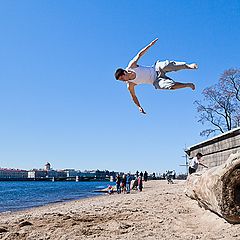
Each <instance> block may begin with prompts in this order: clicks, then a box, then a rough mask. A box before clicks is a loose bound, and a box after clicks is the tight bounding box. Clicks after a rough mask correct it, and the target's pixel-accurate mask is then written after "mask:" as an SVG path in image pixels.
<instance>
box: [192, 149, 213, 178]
mask: <svg viewBox="0 0 240 240" xmlns="http://www.w3.org/2000/svg"><path fill="white" fill-rule="evenodd" d="M202 157H203V155H202V153H200V152H199V153H197V155H196V157H194V158H192V159H190V161H189V168H188V171H189V174H192V173H195V172H196V171H197V169H198V165H201V166H203V167H206V168H208V167H207V166H206V165H204V164H203V163H201V162H200V160H201V158H202Z"/></svg>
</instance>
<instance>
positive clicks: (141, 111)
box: [138, 107, 146, 114]
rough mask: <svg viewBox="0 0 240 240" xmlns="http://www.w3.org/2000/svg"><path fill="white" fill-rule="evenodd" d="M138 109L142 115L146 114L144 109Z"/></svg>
mask: <svg viewBox="0 0 240 240" xmlns="http://www.w3.org/2000/svg"><path fill="white" fill-rule="evenodd" d="M138 109H139V112H140V113H143V114H146V113H145V111H144V110H143V108H142V107H138Z"/></svg>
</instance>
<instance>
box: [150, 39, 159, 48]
mask: <svg viewBox="0 0 240 240" xmlns="http://www.w3.org/2000/svg"><path fill="white" fill-rule="evenodd" d="M157 40H158V38H156V39H154V40H153V41H152V42H151V43H150V46H152V45H154V44H155V42H156V41H157Z"/></svg>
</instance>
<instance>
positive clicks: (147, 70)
mask: <svg viewBox="0 0 240 240" xmlns="http://www.w3.org/2000/svg"><path fill="white" fill-rule="evenodd" d="M126 70H130V71H133V72H135V73H136V78H135V79H133V80H128V82H132V83H135V84H137V85H138V84H153V82H154V81H155V80H156V77H157V73H156V71H155V68H154V67H147V66H138V67H136V68H129V67H128V68H126Z"/></svg>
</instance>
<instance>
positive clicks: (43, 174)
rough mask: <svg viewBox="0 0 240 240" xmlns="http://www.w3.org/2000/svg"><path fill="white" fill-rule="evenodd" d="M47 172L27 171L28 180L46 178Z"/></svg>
mask: <svg viewBox="0 0 240 240" xmlns="http://www.w3.org/2000/svg"><path fill="white" fill-rule="evenodd" d="M47 173H48V172H47V171H46V170H38V169H33V170H30V171H28V178H35V179H36V178H46V177H47Z"/></svg>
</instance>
